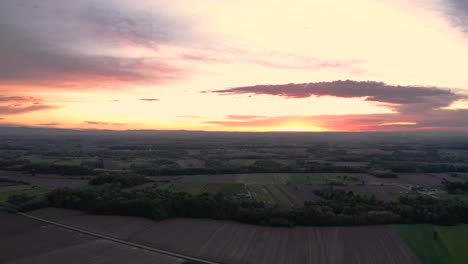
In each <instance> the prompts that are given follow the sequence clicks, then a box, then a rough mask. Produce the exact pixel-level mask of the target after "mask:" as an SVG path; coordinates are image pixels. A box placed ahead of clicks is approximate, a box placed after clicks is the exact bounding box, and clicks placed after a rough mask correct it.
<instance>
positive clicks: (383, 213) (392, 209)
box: [12, 186, 468, 226]
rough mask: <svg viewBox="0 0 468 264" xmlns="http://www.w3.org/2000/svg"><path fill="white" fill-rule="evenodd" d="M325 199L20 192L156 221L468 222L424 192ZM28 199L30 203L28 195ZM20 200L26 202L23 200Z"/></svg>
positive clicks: (49, 203) (331, 193) (465, 209)
mask: <svg viewBox="0 0 468 264" xmlns="http://www.w3.org/2000/svg"><path fill="white" fill-rule="evenodd" d="M316 194H317V195H319V196H320V197H322V198H323V199H322V200H320V201H310V202H305V203H304V204H303V206H301V207H297V208H292V209H288V210H287V209H283V208H280V207H278V206H268V205H266V204H264V203H262V202H256V201H252V200H246V199H245V200H239V199H235V198H233V197H228V196H225V195H223V194H221V193H217V194H213V193H203V194H200V195H190V194H188V193H184V192H171V191H167V190H159V189H155V188H149V189H144V190H133V191H124V190H122V189H120V188H116V187H115V186H105V187H92V186H91V187H89V186H88V187H83V188H78V189H70V188H63V189H56V190H54V191H51V192H50V193H49V194H48V195H47V196H46V198H45V199H43V200H41V201H36V202H31V201H28V199H27V198H28V197H16V200H17V201H12V202H18V203H17V204H16V205H17V206H18V208H20V209H22V210H30V209H36V208H41V207H60V208H67V209H76V210H82V211H86V212H89V213H94V214H110V215H127V216H141V217H147V218H151V219H154V220H163V219H167V218H173V217H190V218H211V219H228V220H236V221H240V222H245V223H251V224H259V225H273V226H294V225H318V226H320V225H373V224H395V223H433V224H446V225H451V224H457V223H468V203H467V202H463V201H460V200H456V199H451V200H442V199H433V198H431V197H423V196H403V197H401V198H400V199H399V200H398V201H396V202H389V203H386V202H383V201H380V200H377V199H376V198H375V197H374V196H373V195H362V194H355V193H353V192H349V191H345V190H341V189H334V188H332V187H331V188H326V189H322V190H318V191H316ZM25 199H26V200H27V201H26V202H25V201H23V200H25ZM21 202H24V203H23V204H22V203H21Z"/></svg>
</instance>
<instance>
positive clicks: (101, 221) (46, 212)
mask: <svg viewBox="0 0 468 264" xmlns="http://www.w3.org/2000/svg"><path fill="white" fill-rule="evenodd" d="M32 214H33V215H36V216H40V217H43V218H46V219H51V220H55V221H58V222H61V223H65V224H69V225H72V226H76V227H81V228H86V229H88V230H92V231H95V232H99V233H103V234H107V235H110V236H114V237H117V238H120V239H125V240H130V241H133V242H136V243H141V244H144V245H149V246H154V247H157V248H161V249H167V250H172V251H176V252H180V253H183V254H187V255H192V256H196V257H200V258H205V259H210V260H214V261H219V262H222V263H232V264H238V263H239V264H240V263H255V264H262V263H265V264H267V263H268V264H270V263H297V264H301V263H336V264H338V263H349V264H354V263H383V264H386V263H389V264H390V263H392V264H404V263H419V260H418V259H417V257H416V256H415V255H414V254H413V253H412V251H411V249H410V248H409V247H408V246H407V245H406V243H405V242H404V241H403V240H402V239H401V238H400V237H399V235H398V233H397V232H396V231H395V230H393V229H392V228H391V227H389V226H362V227H296V228H273V227H262V226H253V225H246V224H240V223H235V222H229V221H214V220H202V219H172V220H167V221H162V222H154V221H150V220H147V219H142V218H134V217H122V216H103V215H86V214H84V213H81V212H77V211H70V210H63V209H53V208H48V209H41V210H37V211H34V212H32Z"/></svg>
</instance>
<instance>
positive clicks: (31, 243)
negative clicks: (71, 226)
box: [0, 211, 182, 264]
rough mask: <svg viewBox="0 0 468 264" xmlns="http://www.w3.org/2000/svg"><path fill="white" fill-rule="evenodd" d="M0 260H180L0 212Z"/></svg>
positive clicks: (27, 263) (167, 263) (28, 263)
mask: <svg viewBox="0 0 468 264" xmlns="http://www.w3.org/2000/svg"><path fill="white" fill-rule="evenodd" d="M0 237H1V239H0V249H1V250H0V263H4V264H42V263H44V264H54V263H57V264H63V263H76V264H81V263H90V264H93V263H99V264H107V263H108V264H114V263H117V264H120V263H121V264H125V263H143V264H145V263H148V264H149V263H158V264H159V263H160V264H177V263H182V260H180V259H177V258H173V257H169V256H165V255H161V254H157V253H154V252H149V251H146V250H141V249H137V248H132V247H129V246H126V245H121V244H118V243H115V242H110V241H107V240H103V239H98V238H95V237H91V236H87V235H83V234H79V233H76V232H72V231H69V230H65V229H61V228H58V227H55V226H51V225H47V224H43V223H40V222H37V221H34V220H31V219H28V218H25V217H22V216H18V215H12V214H7V213H4V212H2V211H0Z"/></svg>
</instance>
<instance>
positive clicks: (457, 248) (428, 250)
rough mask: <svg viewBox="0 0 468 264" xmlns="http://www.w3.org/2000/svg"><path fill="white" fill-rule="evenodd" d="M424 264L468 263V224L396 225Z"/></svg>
mask: <svg viewBox="0 0 468 264" xmlns="http://www.w3.org/2000/svg"><path fill="white" fill-rule="evenodd" d="M394 228H395V229H396V230H397V231H398V232H399V233H400V235H401V237H402V238H403V239H404V240H405V241H406V242H407V243H408V245H409V246H410V248H411V249H412V250H413V251H414V253H415V254H416V255H417V256H418V257H419V259H420V260H421V263H422V264H458V263H459V264H462V263H463V264H464V263H468V250H467V249H468V225H459V226H434V225H423V224H420V225H395V226H394Z"/></svg>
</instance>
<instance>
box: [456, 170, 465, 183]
mask: <svg viewBox="0 0 468 264" xmlns="http://www.w3.org/2000/svg"><path fill="white" fill-rule="evenodd" d="M455 174H456V177H458V178H462V179H464V180H467V181H468V172H457V173H455Z"/></svg>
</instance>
